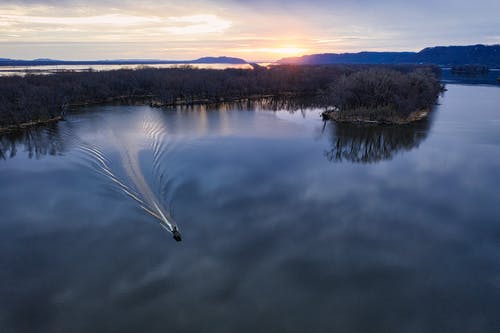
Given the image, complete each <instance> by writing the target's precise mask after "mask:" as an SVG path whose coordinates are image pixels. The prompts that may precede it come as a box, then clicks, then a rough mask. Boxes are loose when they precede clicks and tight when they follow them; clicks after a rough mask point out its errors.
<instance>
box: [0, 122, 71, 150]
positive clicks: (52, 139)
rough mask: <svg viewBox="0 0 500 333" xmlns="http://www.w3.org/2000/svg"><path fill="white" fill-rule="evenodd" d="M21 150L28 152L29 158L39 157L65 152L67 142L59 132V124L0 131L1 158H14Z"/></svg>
mask: <svg viewBox="0 0 500 333" xmlns="http://www.w3.org/2000/svg"><path fill="white" fill-rule="evenodd" d="M19 150H22V151H23V152H26V156H27V157H28V158H37V159H38V158H40V157H42V156H44V155H58V154H61V153H63V152H64V151H65V150H66V143H65V141H64V140H63V137H62V136H61V134H60V133H59V124H50V125H47V126H38V127H33V128H30V129H27V130H20V131H12V132H7V133H0V159H7V158H14V157H15V156H16V155H17V153H18V152H19Z"/></svg>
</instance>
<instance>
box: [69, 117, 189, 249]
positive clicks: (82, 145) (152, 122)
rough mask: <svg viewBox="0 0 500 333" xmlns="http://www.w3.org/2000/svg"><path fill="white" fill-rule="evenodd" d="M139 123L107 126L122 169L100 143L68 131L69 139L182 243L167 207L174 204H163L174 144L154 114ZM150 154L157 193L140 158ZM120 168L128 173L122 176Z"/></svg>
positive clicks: (103, 173)
mask: <svg viewBox="0 0 500 333" xmlns="http://www.w3.org/2000/svg"><path fill="white" fill-rule="evenodd" d="M139 122H140V125H141V126H140V127H139V128H134V129H133V130H126V131H124V130H123V129H121V130H120V131H118V130H116V129H114V128H113V126H112V125H107V124H104V125H105V126H104V128H105V130H106V131H107V133H105V137H106V141H107V142H106V143H107V144H109V143H111V144H112V146H113V148H114V149H115V150H116V152H117V153H118V154H119V163H118V164H119V165H118V166H116V165H115V163H114V161H115V160H116V159H115V160H112V159H111V158H110V157H109V156H107V155H106V153H105V152H104V149H102V148H100V147H99V146H98V145H97V144H93V143H90V142H89V141H88V140H84V139H82V138H80V137H78V135H75V134H74V131H68V132H69V133H67V136H70V137H71V140H72V141H74V144H75V146H76V149H77V151H78V152H79V153H81V154H83V157H84V160H85V161H86V162H87V163H86V164H88V165H90V166H91V167H92V169H93V170H94V171H96V172H97V173H98V174H100V175H102V176H104V177H105V179H107V180H109V181H110V184H112V186H114V187H115V188H118V189H119V190H120V191H121V192H123V193H124V194H126V195H127V196H128V197H129V198H131V199H132V200H134V201H135V202H136V203H137V204H138V205H139V207H140V208H141V209H142V210H143V211H145V212H146V213H148V214H149V215H151V216H152V217H154V218H155V219H156V221H158V222H159V224H160V225H161V226H162V227H163V228H164V229H165V230H168V231H169V232H171V233H172V235H173V237H174V239H175V240H176V241H180V240H181V234H180V230H179V227H178V226H177V224H176V223H175V221H174V219H173V218H172V216H171V214H170V211H171V209H167V208H166V207H168V206H170V204H168V205H167V204H166V203H165V202H164V201H163V200H164V198H165V197H166V193H165V191H166V190H165V189H166V188H168V184H169V182H171V181H172V180H171V179H169V177H168V175H166V174H165V172H164V169H163V168H161V166H162V161H164V159H166V158H168V154H169V152H170V150H171V149H172V145H173V143H174V142H173V140H172V139H171V138H170V137H169V135H168V132H167V130H166V128H165V127H164V126H163V125H162V122H161V120H160V119H156V117H155V115H154V114H148V115H146V116H144V117H143V119H142V120H139ZM101 125H102V123H101ZM149 152H151V153H152V160H151V166H152V171H153V172H152V178H153V180H154V182H153V184H155V185H156V186H155V187H154V189H155V190H153V187H152V186H151V185H150V184H149V183H148V181H147V180H146V177H145V176H144V172H143V168H142V167H141V163H140V159H139V157H140V154H142V153H149ZM120 168H121V169H122V170H123V171H124V173H119V169H120ZM169 208H171V207H169Z"/></svg>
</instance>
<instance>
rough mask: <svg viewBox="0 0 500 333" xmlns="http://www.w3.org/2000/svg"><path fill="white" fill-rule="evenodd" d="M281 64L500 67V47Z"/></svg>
mask: <svg viewBox="0 0 500 333" xmlns="http://www.w3.org/2000/svg"><path fill="white" fill-rule="evenodd" d="M278 63H279V64H299V65H325V64H435V65H440V66H460V65H467V64H481V65H485V66H489V67H500V45H482V44H478V45H469V46H437V47H428V48H425V49H423V50H421V51H420V52H359V53H324V54H311V55H305V56H302V57H292V58H283V59H281V60H279V61H278Z"/></svg>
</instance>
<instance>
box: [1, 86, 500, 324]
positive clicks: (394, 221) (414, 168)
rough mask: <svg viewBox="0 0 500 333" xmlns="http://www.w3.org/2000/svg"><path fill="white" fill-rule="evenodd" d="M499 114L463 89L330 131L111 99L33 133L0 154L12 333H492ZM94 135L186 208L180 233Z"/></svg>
mask: <svg viewBox="0 0 500 333" xmlns="http://www.w3.org/2000/svg"><path fill="white" fill-rule="evenodd" d="M498 105H500V93H499V89H498V88H495V87H484V86H458V85H450V86H449V87H448V91H447V92H446V93H445V95H444V97H442V98H441V100H440V105H438V106H437V108H436V110H435V111H434V119H433V121H432V126H430V124H425V123H424V124H422V128H420V129H419V128H418V127H416V128H413V127H411V128H406V129H405V128H400V129H399V130H398V131H396V132H390V131H389V132H388V131H387V129H385V130H379V131H375V130H374V129H364V130H363V131H361V129H357V128H345V127H341V126H339V127H336V126H335V124H333V123H329V124H328V125H327V127H326V128H325V129H324V131H325V132H324V134H323V135H322V129H323V122H322V120H321V117H320V116H319V113H320V112H321V110H318V109H305V110H304V109H299V110H300V112H290V113H289V112H283V111H277V112H269V111H258V110H256V109H248V108H246V107H245V106H241V108H239V109H233V107H231V106H229V105H227V106H226V107H221V108H211V107H207V108H203V107H199V108H196V107H195V108H168V109H152V108H149V107H137V106H136V107H126V106H113V107H102V106H99V107H92V108H88V109H85V110H83V111H84V112H82V113H80V114H77V115H72V116H69V117H68V120H67V121H66V122H62V123H59V124H58V126H59V127H58V129H57V133H59V134H58V136H59V137H61V139H62V140H61V141H62V143H61V145H60V146H59V145H55V147H58V148H57V149H56V154H55V155H50V154H48V155H43V154H40V155H39V156H40V157H43V158H40V159H35V158H32V159H29V158H28V156H29V155H30V153H29V151H30V149H25V147H24V145H25V143H24V142H23V139H22V138H21V137H20V138H19V139H17V141H14V142H17V150H15V151H16V155H15V158H9V155H10V152H11V150H12V149H11V148H7V149H4V150H2V151H3V152H4V154H5V156H6V159H5V160H0V331H2V332H4V331H5V332H42V333H45V332H50V333H52V332H72V333H80V332H82V333H84V332H85V333H86V332H131V333H132V332H133V333H135V332H142V331H147V332H158V333H161V332H166V331H169V332H239V333H240V332H241V333H246V332H262V331H264V332H297V333H302V332H318V333H330V332H403V333H406V332H408V333H413V332H454V333H469V332H481V333H490V332H491V333H497V332H498V331H499V330H498V328H499V327H500V321H499V318H498V309H499V308H500V275H499V269H498V254H499V253H500V236H499V235H500V224H499V223H498V216H500V205H499V202H500V196H499V191H498V188H500V174H499V172H498V170H499V167H500V139H499V133H500V113H499V110H498ZM234 108H237V107H236V106H234ZM277 109H279V108H277ZM238 110H240V111H238ZM328 126H332V127H328ZM54 132H56V131H53V132H52V133H54ZM65 133H71V135H67V134H65ZM363 133H370V135H365V134H363ZM48 134H49V133H47V134H43V135H41V136H40V137H41V138H42V139H41V140H40V142H39V143H38V142H37V140H36V138H39V136H37V135H32V136H31V138H32V140H31V141H30V142H31V144H30V145H29V146H33V145H37V146H38V147H40V146H44V145H45V146H47V147H50V146H51V145H53V144H51V142H58V140H57V139H54V140H49V139H47V138H45V137H44V135H48ZM53 135H55V134H53ZM58 136H56V137H58ZM73 137H76V138H77V139H73ZM155 137H156V139H155ZM33 140H35V142H37V143H36V144H35V143H33ZM338 140H340V142H339V144H338V145H339V147H344V148H341V149H340V151H342V152H345V154H346V157H342V158H343V159H342V160H343V161H346V162H343V163H330V162H329V161H328V160H327V159H326V158H325V156H324V152H325V151H330V150H332V144H333V145H334V146H335V147H337V141H338ZM398 140H399V141H400V143H399V144H398V143H397V141H398ZM2 142H3V143H4V144H5V143H6V142H8V141H2ZM83 144H85V145H83ZM11 146H12V143H10V144H7V147H11ZM83 146H85V147H88V148H92V149H94V150H95V149H97V150H95V152H96V153H97V156H99V158H104V161H105V162H106V165H107V166H109V170H111V171H112V172H113V174H114V175H115V176H116V177H117V179H120V180H124V183H125V185H127V187H129V188H134V189H136V188H140V187H141V186H142V185H140V182H142V181H144V182H145V183H146V184H147V185H148V186H149V189H150V190H151V192H152V193H153V194H154V196H155V198H156V199H158V200H161V203H162V204H164V205H165V207H166V209H167V210H168V211H170V212H172V211H171V209H170V207H169V203H172V202H173V203H172V206H173V207H174V208H175V210H174V212H173V214H172V215H173V216H174V217H175V219H176V220H178V222H179V225H180V226H181V227H182V232H183V236H184V239H183V242H182V243H180V244H179V243H176V242H173V241H172V240H171V236H170V234H167V235H166V233H165V232H164V230H163V229H162V228H161V227H160V226H158V224H157V223H151V222H152V221H154V218H152V216H151V215H150V214H146V213H145V212H144V210H143V209H141V208H140V207H139V205H138V204H137V201H134V200H131V199H130V198H129V197H128V196H125V195H124V194H123V191H122V189H121V188H120V187H118V186H116V185H114V184H113V181H112V180H111V179H110V178H109V177H107V176H104V175H102V172H101V174H96V172H94V171H97V170H101V171H102V168H101V166H102V165H101V164H100V163H99V161H98V160H96V158H95V157H97V156H91V155H88V154H86V153H84V152H82V151H81V150H80V149H79V148H81V147H83ZM59 147H62V149H59ZM36 150H38V151H50V149H45V148H44V149H41V148H38V149H32V150H31V151H36ZM350 150H353V151H355V152H356V153H354V154H348V153H347V152H349V151H350ZM398 152H404V153H398ZM395 154H398V155H397V157H396V158H392V159H389V160H384V162H383V163H382V162H381V163H371V164H360V163H357V162H356V163H352V162H355V161H361V162H366V161H378V160H380V161H382V159H384V158H386V157H387V156H395ZM334 155H336V153H334ZM341 155H342V156H343V155H344V153H341ZM31 156H33V157H35V156H36V154H34V153H33V154H32V155H31ZM129 158H130V159H132V160H133V161H132V164H130V162H127V160H128V159H129ZM91 162H94V165H93V166H95V168H92V164H91ZM127 163H129V164H128V165H127ZM89 166H91V167H89ZM127 168H131V169H132V170H127ZM137 170H140V172H141V175H142V177H139V178H138V179H136V181H134V180H133V179H131V178H133V176H130V174H134V173H136V172H137ZM137 181H138V182H139V184H138V183H137ZM136 185H137V186H136ZM143 192H148V190H145V191H143ZM166 236H167V237H166Z"/></svg>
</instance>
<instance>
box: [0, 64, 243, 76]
mask: <svg viewBox="0 0 500 333" xmlns="http://www.w3.org/2000/svg"><path fill="white" fill-rule="evenodd" d="M180 66H191V67H194V68H206V69H226V68H239V69H252V66H251V65H250V64H189V63H186V64H138V65H130V64H123V65H46V66H0V76H13V75H20V76H24V75H27V74H38V75H48V74H54V73H58V72H67V71H73V72H87V71H89V70H93V71H111V70H118V69H137V68H143V67H148V68H174V67H180Z"/></svg>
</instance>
